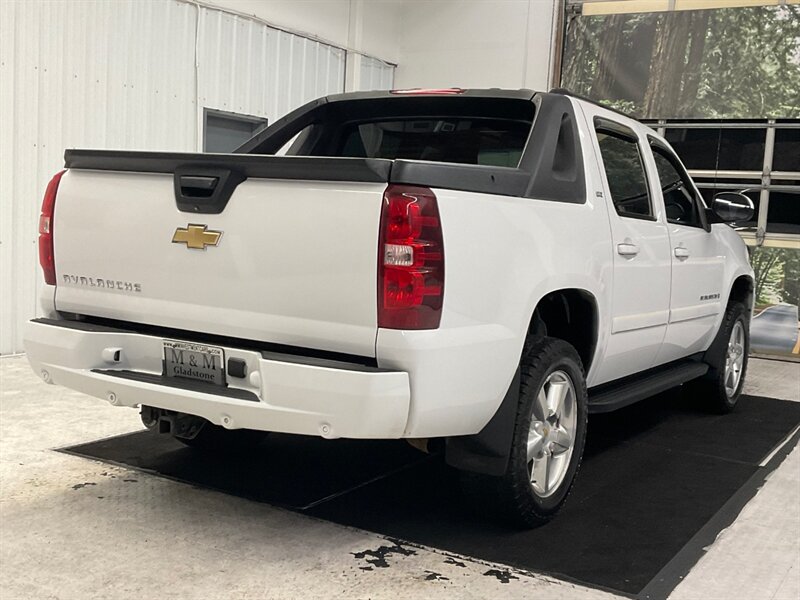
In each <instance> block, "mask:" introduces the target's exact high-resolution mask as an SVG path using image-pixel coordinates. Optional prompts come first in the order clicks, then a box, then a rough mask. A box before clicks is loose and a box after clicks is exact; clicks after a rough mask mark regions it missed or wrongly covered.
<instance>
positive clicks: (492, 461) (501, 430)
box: [445, 368, 520, 475]
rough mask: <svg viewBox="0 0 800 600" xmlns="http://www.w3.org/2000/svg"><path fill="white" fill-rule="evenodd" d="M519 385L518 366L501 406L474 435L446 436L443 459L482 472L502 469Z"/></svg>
mask: <svg viewBox="0 0 800 600" xmlns="http://www.w3.org/2000/svg"><path fill="white" fill-rule="evenodd" d="M519 385H520V371H519V368H517V371H516V373H514V378H513V379H512V380H511V385H510V386H509V388H508V391H507V392H506V395H505V397H504V398H503V401H502V402H501V403H500V407H499V408H498V409H497V412H496V413H495V414H494V416H493V417H492V418H491V420H490V421H489V422H488V423H487V424H486V426H485V427H484V428H483V429H481V430H480V431H479V432H478V433H476V434H475V435H462V436H457V437H450V438H447V440H446V441H445V461H446V462H447V464H448V465H450V466H451V467H455V468H456V469H461V470H463V471H474V472H476V473H483V474H485V475H502V474H503V473H505V471H506V466H507V465H508V457H509V454H510V453H511V439H512V437H513V435H514V420H515V418H516V414H517V405H518V404H519Z"/></svg>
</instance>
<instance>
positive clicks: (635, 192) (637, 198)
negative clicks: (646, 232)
mask: <svg viewBox="0 0 800 600" xmlns="http://www.w3.org/2000/svg"><path fill="white" fill-rule="evenodd" d="M619 128H620V129H621V128H622V127H621V126H620V127H619ZM615 129H616V127H615ZM596 131H597V141H598V143H599V144H600V155H601V157H602V159H603V168H604V170H605V172H606V179H607V180H608V187H609V191H610V192H611V200H612V202H613V203H614V208H615V209H616V211H617V214H619V215H620V216H621V217H633V218H638V219H653V218H654V217H653V208H652V203H651V201H650V192H649V190H648V188H647V179H646V176H645V171H644V162H643V161H642V153H641V151H640V149H639V144H638V142H637V140H636V136H635V134H634V133H633V132H631V133H630V134H629V135H625V134H624V133H621V132H617V131H612V130H610V129H607V128H604V127H598V128H597V129H596Z"/></svg>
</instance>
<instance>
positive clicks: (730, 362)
mask: <svg viewBox="0 0 800 600" xmlns="http://www.w3.org/2000/svg"><path fill="white" fill-rule="evenodd" d="M743 368H744V325H742V322H741V321H736V323H734V325H733V330H732V331H731V338H730V340H728V350H727V352H726V354H725V379H724V383H725V394H727V396H728V398H731V397H733V396H734V395H735V394H736V390H737V389H738V388H739V380H741V378H742V369H743Z"/></svg>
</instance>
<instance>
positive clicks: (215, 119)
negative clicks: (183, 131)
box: [203, 108, 267, 152]
mask: <svg viewBox="0 0 800 600" xmlns="http://www.w3.org/2000/svg"><path fill="white" fill-rule="evenodd" d="M266 126H267V119H265V118H263V117H256V116H253V115H242V114H238V113H231V112H224V111H221V110H213V109H210V108H206V109H205V110H204V111H203V152H233V151H234V150H236V148H238V147H239V146H241V145H242V144H244V143H245V142H246V141H247V140H249V139H250V138H251V137H253V136H254V135H255V134H256V133H258V132H259V131H261V130H262V129H264V128H265V127H266Z"/></svg>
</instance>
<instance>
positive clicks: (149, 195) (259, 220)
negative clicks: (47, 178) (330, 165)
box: [54, 157, 386, 356]
mask: <svg viewBox="0 0 800 600" xmlns="http://www.w3.org/2000/svg"><path fill="white" fill-rule="evenodd" d="M252 158H255V157H252ZM272 160H273V161H274V160H275V159H272ZM289 160H290V159H289ZM385 188H386V184H385V183H379V182H375V181H373V182H343V181H307V180H302V179H265V178H256V177H248V178H247V179H245V180H244V181H243V182H242V183H240V184H239V185H238V187H236V188H235V190H234V191H233V194H232V196H231V197H230V200H229V201H228V202H227V204H226V205H225V207H224V209H223V210H222V212H220V213H219V214H193V213H191V212H183V211H181V210H179V209H178V206H177V205H176V198H175V191H174V189H173V175H172V173H166V172H164V173H142V172H123V171H116V172H114V171H103V170H83V169H70V170H69V171H68V172H67V173H65V175H64V177H63V179H62V181H61V185H60V187H59V190H58V198H57V202H56V209H55V225H54V249H55V261H56V274H57V281H58V284H57V288H56V308H57V309H58V310H60V311H67V312H74V313H79V314H85V315H93V316H98V317H106V318H111V319H118V320H122V321H129V322H137V323H145V324H151V325H158V326H163V327H170V328H176V329H185V330H188V331H198V332H204V333H211V334H217V335H225V336H231V337H238V338H245V339H251V340H259V341H265V342H271V343H277V344H287V345H292V346H300V347H306V348H316V349H321V350H328V351H334V352H344V353H348V354H356V355H361V356H374V355H375V336H376V332H377V316H376V310H377V308H376V304H377V300H376V296H377V272H376V271H377V269H376V261H377V254H378V250H377V248H378V228H379V222H380V212H381V204H382V196H383V191H384V190H385ZM190 226H197V227H190ZM217 234H219V236H217ZM174 238H175V239H176V241H173V239H174ZM217 238H218V239H217ZM215 240H216V241H217V243H216V245H213V242H214V241H215ZM204 243H205V249H196V248H190V247H189V246H190V245H195V246H196V245H203V244H204Z"/></svg>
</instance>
